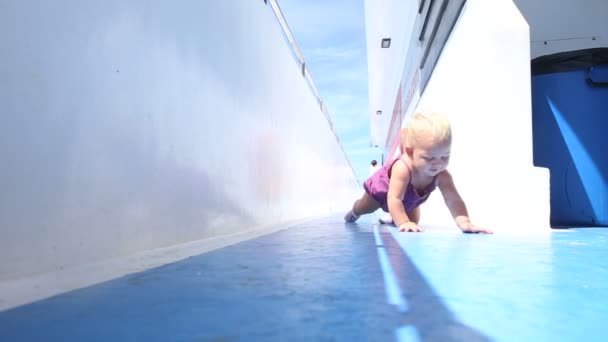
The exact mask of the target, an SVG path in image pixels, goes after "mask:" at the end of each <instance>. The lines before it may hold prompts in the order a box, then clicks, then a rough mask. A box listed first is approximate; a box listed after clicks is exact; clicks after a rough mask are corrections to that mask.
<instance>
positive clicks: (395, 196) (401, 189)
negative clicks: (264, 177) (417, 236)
mask: <svg viewBox="0 0 608 342" xmlns="http://www.w3.org/2000/svg"><path fill="white" fill-rule="evenodd" d="M410 177H411V175H410V171H409V169H408V168H407V166H405V164H404V163H400V162H397V163H395V164H394V165H393V168H392V169H391V178H390V180H389V182H388V194H387V199H386V200H387V203H388V211H389V213H390V214H391V217H392V218H393V222H395V225H396V226H397V227H398V228H399V231H402V232H403V231H406V232H421V231H422V228H420V227H419V226H418V225H417V224H416V223H415V222H412V221H410V218H409V217H408V216H407V213H406V212H405V208H404V207H403V202H402V201H403V196H404V195H405V191H406V190H407V185H408V184H409V182H410Z"/></svg>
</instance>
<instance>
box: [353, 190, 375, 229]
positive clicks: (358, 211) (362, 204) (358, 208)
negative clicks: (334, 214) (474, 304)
mask: <svg viewBox="0 0 608 342" xmlns="http://www.w3.org/2000/svg"><path fill="white" fill-rule="evenodd" d="M378 208H380V203H378V201H376V200H375V199H374V198H373V197H372V196H370V195H369V194H368V193H367V192H365V193H363V196H362V197H361V198H360V199H358V200H356V201H355V204H353V209H352V210H351V211H349V212H348V213H347V214H346V216H344V220H345V221H347V222H355V221H356V220H357V219H358V218H359V216H361V215H365V214H369V213H373V212H374V211H376V210H377V209H378Z"/></svg>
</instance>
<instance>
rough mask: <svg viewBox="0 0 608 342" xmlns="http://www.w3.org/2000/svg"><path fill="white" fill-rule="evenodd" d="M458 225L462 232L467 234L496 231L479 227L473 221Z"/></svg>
mask: <svg viewBox="0 0 608 342" xmlns="http://www.w3.org/2000/svg"><path fill="white" fill-rule="evenodd" d="M458 226H459V227H460V230H462V232H463V233H465V234H479V233H482V234H494V232H492V231H491V230H489V229H485V228H480V227H477V226H476V225H474V224H472V223H471V222H463V223H461V224H459V225H458Z"/></svg>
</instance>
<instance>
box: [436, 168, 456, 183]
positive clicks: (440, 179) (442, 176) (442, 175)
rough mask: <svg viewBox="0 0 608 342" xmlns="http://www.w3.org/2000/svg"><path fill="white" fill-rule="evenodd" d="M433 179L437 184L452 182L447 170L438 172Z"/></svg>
mask: <svg viewBox="0 0 608 342" xmlns="http://www.w3.org/2000/svg"><path fill="white" fill-rule="evenodd" d="M435 179H436V180H437V183H438V184H441V183H445V182H451V181H452V175H451V174H450V171H448V170H447V169H445V170H443V171H441V172H439V173H438V174H437V176H435Z"/></svg>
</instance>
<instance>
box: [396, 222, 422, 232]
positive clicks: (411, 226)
mask: <svg viewBox="0 0 608 342" xmlns="http://www.w3.org/2000/svg"><path fill="white" fill-rule="evenodd" d="M399 231H400V232H422V228H420V226H418V225H417V224H416V223H414V222H412V221H409V222H404V223H402V224H400V225H399Z"/></svg>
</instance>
